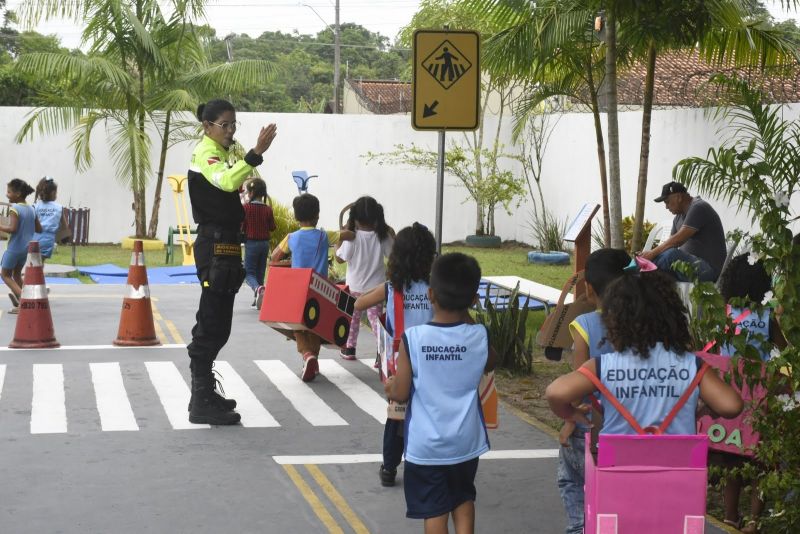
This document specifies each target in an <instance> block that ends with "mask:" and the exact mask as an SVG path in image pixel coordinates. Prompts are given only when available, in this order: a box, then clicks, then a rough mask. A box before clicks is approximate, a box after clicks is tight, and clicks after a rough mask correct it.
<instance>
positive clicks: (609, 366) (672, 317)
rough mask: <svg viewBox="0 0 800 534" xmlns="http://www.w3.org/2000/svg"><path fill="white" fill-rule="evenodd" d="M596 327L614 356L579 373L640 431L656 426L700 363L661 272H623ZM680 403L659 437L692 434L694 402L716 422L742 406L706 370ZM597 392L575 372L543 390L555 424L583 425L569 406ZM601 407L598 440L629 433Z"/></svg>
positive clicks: (579, 411) (580, 412)
mask: <svg viewBox="0 0 800 534" xmlns="http://www.w3.org/2000/svg"><path fill="white" fill-rule="evenodd" d="M602 317H603V324H605V326H606V330H607V332H608V340H609V341H610V342H611V345H612V346H613V347H614V352H610V353H607V354H603V355H602V356H598V357H597V358H592V359H590V360H589V361H588V362H586V363H585V364H583V366H582V367H583V368H584V369H586V370H587V371H588V372H589V373H592V374H594V375H596V376H597V377H598V378H599V379H600V381H601V382H602V384H603V385H604V386H605V387H606V388H608V390H609V391H610V392H611V394H613V395H614V396H615V397H616V398H617V399H618V400H619V402H620V403H621V404H622V406H623V407H624V408H625V409H627V410H628V411H629V412H630V413H631V415H632V416H633V418H634V419H636V421H638V423H639V425H640V426H641V427H643V428H646V427H650V426H658V425H659V424H660V423H662V422H663V421H664V419H665V418H666V416H667V414H668V413H669V412H670V411H671V410H672V408H673V406H675V404H676V403H677V400H678V398H679V397H680V396H681V395H682V394H683V393H684V391H686V390H687V389H689V386H690V384H691V383H692V381H693V380H694V377H695V375H696V374H697V373H698V372H699V371H700V369H701V366H702V361H701V360H700V359H699V358H697V357H696V356H694V354H693V353H692V352H691V350H692V338H691V335H690V333H689V326H688V321H687V318H686V308H685V306H684V305H683V302H682V301H681V299H680V297H679V296H678V293H677V292H676V290H675V284H674V279H672V278H670V277H669V276H667V275H665V274H664V273H662V272H661V271H657V270H656V271H648V272H634V271H628V272H626V273H625V274H624V275H623V276H621V277H619V278H617V279H616V280H614V281H613V282H611V283H610V284H609V285H608V287H607V288H606V291H605V292H604V294H603V314H602ZM699 386H700V388H699V392H698V391H697V390H695V391H694V392H693V393H692V394H691V396H690V397H689V400H688V402H686V403H685V404H684V406H683V407H682V408H681V409H680V411H678V413H677V416H676V417H675V418H674V419H673V420H672V422H671V423H670V425H669V426H668V427H667V428H666V429H665V433H666V434H684V435H685V434H695V433H696V419H695V413H696V411H697V400H698V396H699V398H701V399H702V400H703V402H705V403H706V404H707V405H708V406H709V407H710V408H711V409H712V410H713V411H714V412H715V413H717V414H718V415H720V416H722V417H735V416H737V415H738V414H739V413H740V412H741V411H742V407H743V405H742V399H741V397H740V396H739V394H738V393H737V392H736V390H734V389H733V388H732V387H731V386H729V385H728V384H726V383H725V382H724V381H723V380H722V379H721V378H720V377H719V375H718V374H717V373H716V372H715V371H713V370H707V371H706V372H705V374H704V375H702V378H701V380H700V384H699ZM595 391H597V388H596V387H595V385H594V383H593V382H592V381H591V380H590V379H589V378H588V377H586V376H584V375H583V374H582V373H581V372H579V371H573V372H571V373H569V374H567V375H564V376H562V377H559V378H557V379H556V380H554V381H553V382H552V383H551V384H550V385H549V386H547V390H546V391H545V396H546V398H547V401H548V402H549V404H550V409H551V410H553V413H555V414H556V415H558V416H559V417H561V418H563V419H565V420H568V421H575V422H583V423H584V424H590V423H589V421H588V420H587V419H586V416H585V409H584V408H582V407H576V406H574V404H573V403H575V402H578V401H580V400H581V399H582V398H584V397H585V396H587V395H590V394H592V393H594V392H595ZM603 406H604V408H605V411H604V421H603V428H602V430H601V431H600V432H601V433H602V434H634V433H635V431H634V429H633V428H632V427H631V425H630V424H629V423H628V421H627V420H626V419H625V418H624V416H623V414H621V413H620V412H619V411H617V409H616V408H614V406H613V405H612V404H611V403H603Z"/></svg>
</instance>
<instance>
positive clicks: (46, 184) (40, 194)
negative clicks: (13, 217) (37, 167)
mask: <svg viewBox="0 0 800 534" xmlns="http://www.w3.org/2000/svg"><path fill="white" fill-rule="evenodd" d="M57 194H58V184H56V182H55V180H53V178H52V177H50V176H45V177H44V178H42V179H41V180H39V183H38V184H37V185H36V199H35V201H34V203H33V209H34V211H35V212H36V218H37V219H39V223H40V224H41V227H42V230H41V232H36V233H35V234H34V236H33V239H34V240H35V241H38V242H39V250H40V251H41V253H42V260H45V259H49V258H50V256H52V255H53V249H54V248H55V244H56V233H57V232H58V228H59V226H61V225H62V224H63V225H64V226H66V225H67V214H66V212H64V208H62V207H61V204H59V203H58V202H56V195H57Z"/></svg>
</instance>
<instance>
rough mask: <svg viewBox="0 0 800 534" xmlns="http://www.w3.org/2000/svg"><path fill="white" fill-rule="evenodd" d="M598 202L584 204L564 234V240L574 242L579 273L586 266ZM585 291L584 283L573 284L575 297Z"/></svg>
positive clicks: (576, 265) (598, 206)
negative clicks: (593, 218) (593, 219)
mask: <svg viewBox="0 0 800 534" xmlns="http://www.w3.org/2000/svg"><path fill="white" fill-rule="evenodd" d="M599 209H600V205H599V204H584V205H583V207H582V208H581V210H580V211H579V212H578V214H577V215H576V216H575V218H574V219H573V220H572V223H571V224H570V225H569V228H567V231H566V233H565V234H564V241H571V242H573V243H575V272H576V273H579V272H581V271H582V270H584V269H585V268H586V259H587V258H588V257H589V254H590V253H591V251H592V217H594V215H595V213H597V210H599ZM584 293H586V284H585V283H584V282H579V283H578V285H576V286H575V298H578V295H582V294H584Z"/></svg>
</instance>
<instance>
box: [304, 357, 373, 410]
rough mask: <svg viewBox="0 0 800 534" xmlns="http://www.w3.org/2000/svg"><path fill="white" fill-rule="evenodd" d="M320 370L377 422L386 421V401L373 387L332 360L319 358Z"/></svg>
mask: <svg viewBox="0 0 800 534" xmlns="http://www.w3.org/2000/svg"><path fill="white" fill-rule="evenodd" d="M319 370H320V372H321V373H322V374H323V375H324V376H325V378H327V379H328V380H330V381H331V382H333V383H334V384H335V385H336V387H338V388H339V389H341V390H342V392H343V393H344V394H345V395H347V396H348V397H350V399H351V400H352V401H353V402H354V403H356V405H357V406H358V407H359V408H361V409H362V410H364V411H365V412H367V413H368V414H369V415H371V416H372V417H374V418H375V420H376V421H378V422H379V423H383V422H385V421H386V401H385V400H383V397H381V396H380V395H378V394H377V393H376V392H375V390H374V389H372V388H371V387H369V386H368V385H366V384H365V383H364V382H362V381H361V380H359V379H358V378H356V377H355V376H353V374H352V373H350V371H348V370H347V369H345V368H344V367H342V366H341V365H340V364H339V363H338V362H335V361H333V360H320V361H319Z"/></svg>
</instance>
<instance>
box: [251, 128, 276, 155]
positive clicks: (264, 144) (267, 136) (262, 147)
mask: <svg viewBox="0 0 800 534" xmlns="http://www.w3.org/2000/svg"><path fill="white" fill-rule="evenodd" d="M277 134H278V127H277V126H275V124H269V125H267V126H265V127H263V128H261V131H260V132H259V133H258V139H257V140H256V146H254V147H253V152H255V153H256V154H258V155H259V156H260V155H262V154H263V153H264V152H266V151H267V149H268V148H269V146H270V145H271V144H272V140H273V139H275V136H276V135H277Z"/></svg>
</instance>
